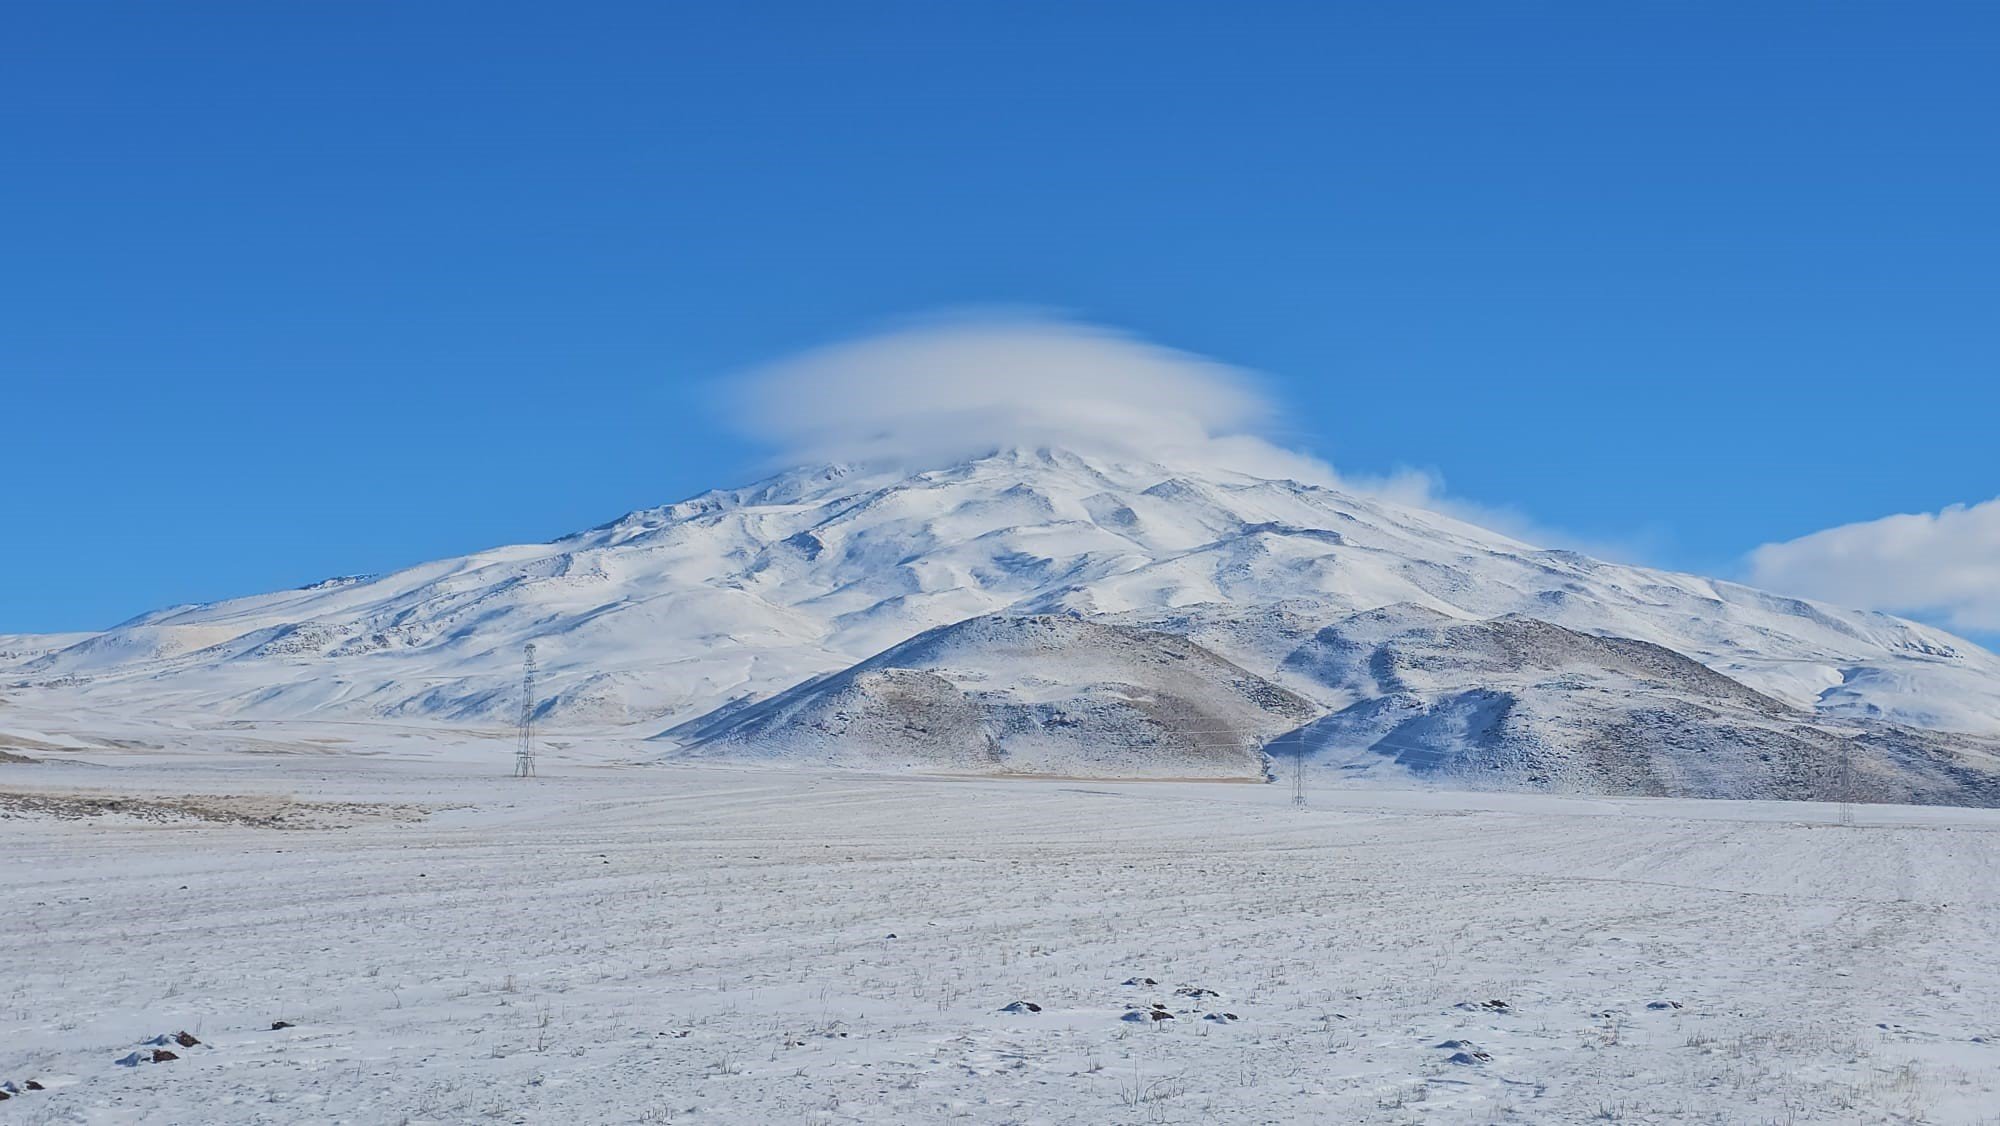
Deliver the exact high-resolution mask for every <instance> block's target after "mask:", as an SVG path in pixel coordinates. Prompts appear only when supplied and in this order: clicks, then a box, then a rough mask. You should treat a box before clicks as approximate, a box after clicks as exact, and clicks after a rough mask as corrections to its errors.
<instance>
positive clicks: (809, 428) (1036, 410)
mask: <svg viewBox="0 0 2000 1126" xmlns="http://www.w3.org/2000/svg"><path fill="white" fill-rule="evenodd" d="M732 398H733V400H734V403H733V406H734V408H735V414H736V417H737V420H738V423H739V425H740V427H741V428H742V429H743V430H744V431H746V432H747V433H749V434H750V435H751V436H753V437H756V438H759V439H762V440H764V441H766V442H769V443H771V444H772V445H774V446H777V447H779V448H780V449H781V450H782V451H783V456H784V457H785V458H786V459H787V460H790V461H795V462H797V461H819V460H826V461H892V462H897V463H900V464H904V465H912V466H932V465H943V464H946V463H948V462H950V461H952V460H955V459H957V458H962V457H967V456H972V455H976V454H979V453H981V452H984V451H987V450H991V449H995V448H1002V447H1011V446H1044V445H1047V446H1067V447H1077V448H1086V449H1092V450H1103V451H1107V452H1112V453H1122V454H1128V455H1132V456H1139V457H1147V458H1157V457H1160V456H1162V455H1164V454H1167V453H1173V454H1177V455H1181V456H1187V455H1191V454H1196V455H1203V459H1204V460H1207V461H1210V462H1215V463H1222V464H1228V465H1231V466H1232V467H1236V468H1241V469H1244V470H1246V471H1251V472H1268V473H1272V474H1273V475H1282V476H1312V477H1316V478H1317V477H1327V476H1330V475H1331V474H1330V471H1329V470H1327V469H1326V467H1325V466H1323V465H1320V464H1319V463H1317V462H1315V461H1313V460H1312V459H1310V458H1307V457H1304V456H1302V455H1299V454H1294V453H1291V452H1289V451H1285V450H1281V449H1279V448H1277V447H1276V446H1273V445H1271V444H1270V443H1268V442H1265V441H1263V440H1262V439H1261V438H1258V437H1256V434H1255V432H1256V430H1257V428H1258V427H1259V426H1260V425H1261V424H1263V423H1264V422H1265V421H1266V420H1267V419H1268V418H1269V417H1270V416H1271V414H1272V407H1271V403H1270V400H1269V399H1268V398H1267V397H1266V396H1265V395H1264V393H1263V392H1262V391H1261V390H1260V388H1259V387H1258V381H1257V380H1256V378H1255V377H1254V376H1252V375H1251V374H1249V373H1248V372H1245V371H1242V370H1240V369H1237V368H1233V367H1230V366H1228V365H1226V364H1221V363H1217V362H1215V361H1213V360H1208V359H1204V358H1202V357H1200V356H1195V355H1191V354H1189V353H1186V352H1180V351H1176V350H1174V349H1171V348H1165V347H1161V346H1159V345H1156V344H1150V343H1147V342H1145V341H1143V340H1139V339H1137V338H1135V337H1132V336H1129V335H1126V334H1123V333H1119V332H1115V331H1112V330H1109V329H1103V328H1096V327H1091V326H1086V325H1079V324H1073V323H1067V322H1060V321H1050V320H1043V319H1027V318H1014V319H988V320H979V321H957V322H950V323H943V324H931V325H925V326H921V327H916V328H910V329H904V330H901V331H896V332H889V333H884V334H882V335H877V336H871V337H866V338H862V339H858V340H850V341H846V342H844V343H839V344H833V345H829V346H826V347H823V348H818V349H815V350H813V351H810V352H806V353H804V354H802V355H799V356H795V357H792V358H790V359H786V360H783V361H780V362H778V363H775V364H772V365H770V366H768V367H765V368H762V369H759V370H756V371H753V372H750V373H749V374H747V375H745V376H742V377H740V380H739V381H737V382H736V386H735V387H734V388H733V390H732Z"/></svg>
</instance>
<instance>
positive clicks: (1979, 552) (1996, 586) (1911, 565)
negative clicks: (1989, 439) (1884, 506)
mask: <svg viewBox="0 0 2000 1126" xmlns="http://www.w3.org/2000/svg"><path fill="white" fill-rule="evenodd" d="M1750 571H1751V579H1752V581H1753V582H1755V583H1756V584H1758V585H1760V586H1766V587H1770V588H1772V589H1774V590H1783V591H1789V592H1792V593H1795V594H1801V595H1805V596H1808V597H1812V598H1820V599H1824V600H1826V601H1828V602H1836V603H1840V604H1842V605H1848V606H1867V607H1870V608H1872V609H1877V610H1890V611H1895V612H1899V613H1906V614H1921V615H1926V616H1932V617H1936V618H1938V619H1940V620H1942V621H1944V622H1945V623H1947V624H1948V625H1950V626H1951V627H1952V628H1954V629H1964V630H1976V631H1992V630H2000V497H1995V498H1994V499H1992V500H1989V501H1986V502H1984V503H1982V504H1974V505H1970V506H1967V505H1963V504H1954V505H1951V506H1950V507H1948V508H1945V509H1944V510H1942V511H1940V512H1920V513H1912V514H1906V515H1901V516H1884V517H1882V518H1881V519H1880V520H1868V521H1864V522H1862V523H1858V524H1846V525H1842V526H1841V527H1838V528H1828V529H1827V530H1825V531H1822V532H1814V533H1812V534H1811V535H1809V536H1801V537H1800V538H1798V539H1795V540H1790V541H1788V542H1785V543H1770V544H1765V545H1764V546H1763V547H1760V548H1758V549H1757V550H1755V551H1753V552H1751V553H1750Z"/></svg>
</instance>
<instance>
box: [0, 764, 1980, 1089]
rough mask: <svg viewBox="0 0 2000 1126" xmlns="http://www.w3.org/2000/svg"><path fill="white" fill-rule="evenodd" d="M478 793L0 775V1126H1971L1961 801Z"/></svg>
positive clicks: (680, 786) (109, 769)
mask: <svg viewBox="0 0 2000 1126" xmlns="http://www.w3.org/2000/svg"><path fill="white" fill-rule="evenodd" d="M503 769H504V760H503V759H502V758H500V757H497V756H496V757H495V758H494V759H493V761H492V762H491V763H490V764H487V763H480V764H473V763H471V762H470V760H462V761H459V762H456V763H454V762H447V761H442V760H438V761H429V762H420V763H413V762H411V761H408V760H401V759H373V760H371V759H363V758H359V757H348V756H332V757H325V756H322V757H310V758H309V757H304V756H297V755H291V756H268V757H265V758H263V759H261V760H258V761H243V760H241V759H240V758H239V759H238V760H235V761H228V760H224V759H221V758H217V759H214V760H200V759H193V758H183V759H170V758H164V757H143V756H135V757H134V758H131V759H129V760H124V761H118V762H115V763H112V764H111V765H109V766H100V767H96V768H88V767H83V766H81V765H75V764H69V763H43V764H38V765H32V766H7V767H0V771H4V772H0V791H7V792H14V793H24V792H30V791H32V792H34V793H35V794H37V795H39V796H40V797H41V798H43V799H45V800H44V801H42V802H40V803H38V804H36V805H35V806H34V807H33V808H32V809H29V808H27V807H25V806H24V807H20V808H18V809H17V810H16V813H15V815H13V816H11V817H7V818H4V819H0V845H4V848H5V851H6V853H7V856H8V858H9V863H8V864H6V865H4V866H0V904H4V909H3V910H0V967H4V973H0V1082H6V1081H12V1082H15V1083H17V1084H19V1083H23V1082H25V1081H26V1080H29V1079H35V1080H37V1081H38V1082H40V1083H42V1084H43V1085H44V1087H45V1090H42V1091H36V1092H23V1093H21V1094H19V1095H17V1096H16V1097H15V1098H14V1099H11V1100H9V1101H7V1102H5V1103H0V1118H4V1119H5V1120H7V1121H11V1122H22V1123H66V1122H89V1123H122V1122H131V1123H141V1122H144V1123H159V1122H214V1123H280V1122H301V1121H314V1122H347V1123H378V1122H381V1123H406V1122H407V1123H429V1122H437V1123H443V1122H472V1121H479V1122H485V1121H500V1122H564V1121H573V1122H653V1123H657V1122H729V1123H791V1122H800V1123H844V1122H883V1123H909V1122H952V1121H963V1122H996V1123H1000V1122H1011V1123H1057V1122H1110V1123H1126V1122H1131V1123H1145V1122H1184V1121H1217V1122H1267V1123H1308V1122H1313V1123H1319V1122H1386V1123H1400V1122H1409V1123H1416V1122H1422V1123H1458V1122H1464V1123H1487V1122H1536V1123H1541V1122H1563V1121H1589V1120H1601V1121H1627V1122H1660V1121H1675V1122H1717V1123H1725V1122H1726V1123H1738V1122H1799V1123H1806V1122H1814V1123H1817V1122H1885V1121H1906V1122H1937V1123H1946V1122H1979V1121H2000V815H1996V814H1994V813H1992V812H1990V811H1981V810H1964V809H1948V810H1947V809H1921V810H1919V809H1907V808H1875V807H1864V808H1863V809H1862V810H1861V811H1860V813H1859V817H1860V820H1861V821H1862V824H1861V825H1859V826H1856V827H1852V828H1847V827H1841V826H1838V825H1835V824H1832V822H1833V821H1834V820H1835V816H1834V811H1833V810H1832V809H1831V808H1829V807H1826V806H1814V805H1804V804H1799V805H1779V804H1774V803H1771V804H1767V803H1733V802H1668V801H1644V800H1615V801H1614V800H1606V799H1556V798H1543V797H1533V796H1525V795H1477V794H1442V793H1437V794H1419V793H1380V792H1375V793H1366V792H1353V793H1339V792H1328V791H1320V792H1315V793H1314V794H1313V795H1312V799H1311V800H1312V803H1313V804H1312V805H1310V806H1309V807H1307V808H1305V809H1297V808H1294V807H1292V806H1291V805H1290V804H1289V798H1290V794H1289V787H1288V786H1282V785H1281V786H1264V785H1219V784H1208V785H1203V784H1178V783H1151V784H1144V783H1107V782H1102V781H1095V780H1093V781H1087V782H1064V781H1009V780H995V779H978V780H953V779H938V778H908V777H875V776H867V775H859V774H855V773H837V772H815V771H808V770H782V769H770V770H753V769H742V768H721V767H693V766H673V767H660V766H655V767H635V766H619V765H613V764H609V763H601V764H596V765H592V764H588V763H585V762H582V761H577V760H565V759H563V758H562V757H561V756H552V757H550V758H545V760H544V777H542V778H541V779H539V780H536V781H533V782H525V783H522V782H514V781H512V780H510V779H506V778H501V777H497V776H496V775H497V774H498V773H499V772H500V771H501V770H503ZM77 789H89V790H91V791H92V792H93V793H102V792H106V791H119V792H129V793H131V794H134V795H148V796H150V797H151V798H153V799H154V800H153V801H152V802H151V804H150V805H149V806H148V808H157V807H160V806H162V805H165V804H170V803H167V802H165V801H164V800H163V798H162V796H163V795H188V794H207V795H217V794H228V795H239V796H240V795H272V794H281V795H289V796H291V797H293V798H295V799H296V800H297V802H299V803H303V804H307V805H312V803H319V804H320V805H326V806H331V805H333V804H335V803H340V804H341V805H342V808H346V807H347V806H348V805H352V804H374V805H378V806H381V807H385V809H386V810H388V812H385V813H384V815H383V816H380V817H374V818H368V817H348V818H346V819H345V820H344V821H342V822H341V824H343V825H344V826H345V827H341V828H303V829H283V828H272V827H266V826H265V825H264V824H255V825H253V824H246V823H238V822H231V821H204V820H192V819H190V820H185V821H173V820H168V821H158V820H149V819H143V818H138V817H120V816H119V815H117V813H115V812H112V813H108V814H107V813H103V812H102V811H101V810H100V812H98V813H95V814H92V815H90V816H80V817H77V818H75V819H65V818H61V817H57V816H53V815H51V814H50V813H49V812H48V809H49V808H50V807H51V804H52V799H57V798H60V797H61V795H63V794H64V793H66V792H67V791H70V790H77ZM57 804H59V803H57ZM208 804H209V805H210V806H214V805H216V804H218V803H215V802H210V803H208ZM222 804H227V803H222ZM268 804H269V803H268V802H265V803H263V804H262V805H260V806H259V808H264V807H265V806H267V805H268ZM412 805H421V806H427V807H429V808H430V809H432V810H434V812H432V813H431V814H430V815H429V816H428V817H427V818H424V819H421V820H413V819H411V816H408V815H406V813H407V811H406V810H405V809H404V808H403V807H408V806H412ZM446 807H450V808H446ZM0 812H4V811H0ZM281 821H282V819H281ZM301 823H303V824H314V822H313V821H312V820H311V819H310V818H306V819H303V820H302V821H301ZM892 936H893V937H892ZM1148 978H1150V979H1152V981H1153V982H1154V984H1151V985H1147V984H1144V982H1145V979H1148ZM1134 980H1136V981H1138V982H1140V984H1136V985H1126V984H1122V983H1124V982H1127V981H1134ZM1179 990H1190V991H1192V990H1212V991H1214V993H1215V996H1212V997H1211V996H1207V995H1204V994H1194V995H1190V994H1187V993H1180V992H1177V991H1179ZM1016 1001H1025V1002H1031V1003H1033V1004H1034V1005H1037V1006H1039V1007H1040V1011H1039V1012H1034V1011H1026V1012H1004V1011H1002V1010H1003V1008H1004V1007H1005V1006H1008V1005H1010V1004H1011V1003H1012V1002H1016ZM1155 1005H1159V1006H1164V1007H1165V1009H1164V1011H1166V1012H1169V1013H1171V1014H1172V1016H1173V1019H1171V1020H1160V1019H1153V1018H1152V1017H1150V1016H1149V1015H1147V1013H1149V1012H1150V1011H1153V1007H1154V1006H1155ZM1135 1010H1136V1011H1137V1013H1138V1016H1137V1017H1136V1019H1126V1017H1127V1016H1128V1014H1132V1013H1133V1012H1134V1011H1135ZM1225 1012H1226V1013H1233V1014H1235V1015H1236V1016H1237V1018H1238V1019H1236V1020H1234V1021H1230V1020H1226V1019H1218V1020H1209V1019H1204V1018H1205V1017H1206V1016H1208V1015H1211V1014H1212V1015H1215V1016H1217V1017H1220V1016H1221V1014H1222V1013H1225ZM275 1021H286V1022H291V1024H292V1025H293V1026H292V1027H289V1028H284V1029H279V1030H275V1031H274V1030H272V1028H271V1025H272V1023H273V1022H275ZM183 1029H185V1030H187V1031H188V1032H190V1033H192V1034H193V1035H194V1036H196V1037H198V1038H199V1039H200V1040H201V1041H202V1042H203V1043H202V1044H201V1045H200V1046H199V1047H194V1048H189V1049H185V1050H182V1049H178V1048H177V1049H175V1050H176V1051H177V1052H179V1053H180V1055H181V1057H182V1058H180V1059H179V1060H175V1061H171V1062H165V1063H159V1064H150V1063H142V1064H139V1065H137V1066H130V1067H121V1066H118V1065H116V1064H115V1062H114V1061H116V1060H117V1059H118V1058H119V1057H121V1056H125V1055H127V1054H128V1053H130V1052H132V1051H133V1050H135V1049H136V1048H138V1047H139V1046H140V1045H141V1044H142V1043H143V1042H144V1041H146V1040H148V1039H150V1038H152V1037H154V1036H157V1035H160V1034H163V1033H164V1034H172V1033H175V1032H177V1031H180V1030H183Z"/></svg>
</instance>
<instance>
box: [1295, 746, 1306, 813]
mask: <svg viewBox="0 0 2000 1126" xmlns="http://www.w3.org/2000/svg"><path fill="white" fill-rule="evenodd" d="M1292 804H1293V805H1304V804H1306V741H1305V739H1304V737H1300V739H1299V741H1298V742H1296V743H1294V744H1292Z"/></svg>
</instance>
